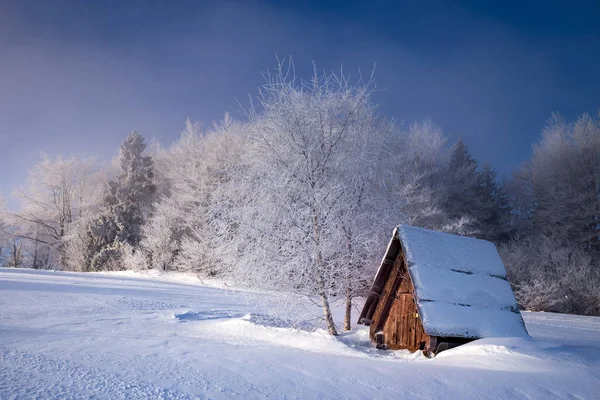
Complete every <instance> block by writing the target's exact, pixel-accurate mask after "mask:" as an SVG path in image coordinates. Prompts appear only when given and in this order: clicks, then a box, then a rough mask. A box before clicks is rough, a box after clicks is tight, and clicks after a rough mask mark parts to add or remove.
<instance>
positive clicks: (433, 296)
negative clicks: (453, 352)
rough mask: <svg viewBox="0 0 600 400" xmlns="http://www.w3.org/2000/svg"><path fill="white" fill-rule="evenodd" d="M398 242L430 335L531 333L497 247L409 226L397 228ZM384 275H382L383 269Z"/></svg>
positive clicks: (469, 336)
mask: <svg viewBox="0 0 600 400" xmlns="http://www.w3.org/2000/svg"><path fill="white" fill-rule="evenodd" d="M396 239H397V240H399V241H400V243H401V246H402V249H403V251H404V254H405V257H406V262H407V267H408V272H409V275H410V278H411V280H412V282H413V286H414V289H415V297H416V300H417V308H418V310H419V316H420V318H421V321H422V324H423V329H424V330H425V332H426V333H427V334H428V335H430V336H451V337H465V338H483V337H497V336H505V337H506V336H524V335H527V331H526V330H525V325H524V323H523V319H522V317H521V314H520V313H519V309H518V307H517V304H516V300H515V296H514V294H513V292H512V289H511V287H510V284H509V283H508V281H507V279H506V270H505V268H504V265H503V264H502V260H501V259H500V256H499V254H498V251H497V250H496V246H494V244H493V243H490V242H488V241H486V240H479V239H474V238H470V237H466V236H458V235H453V234H449V233H443V232H436V231H431V230H427V229H422V228H416V227H413V226H408V225H400V226H398V227H397V228H396V230H395V231H394V237H393V238H392V242H393V241H394V240H396ZM392 242H391V243H390V246H388V252H389V251H390V249H391V247H392V246H391V244H392ZM386 256H387V255H386ZM384 260H385V257H384ZM382 265H383V263H382ZM388 271H389V270H388ZM379 273H383V272H382V268H381V267H380V271H379V272H378V274H379Z"/></svg>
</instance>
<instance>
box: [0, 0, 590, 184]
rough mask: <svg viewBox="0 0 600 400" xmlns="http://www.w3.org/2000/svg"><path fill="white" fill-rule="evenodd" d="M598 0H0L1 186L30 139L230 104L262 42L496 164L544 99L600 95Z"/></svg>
mask: <svg viewBox="0 0 600 400" xmlns="http://www.w3.org/2000/svg"><path fill="white" fill-rule="evenodd" d="M598 21H600V3H598V2H597V1H596V2H593V1H589V2H578V1H572V2H552V1H544V2H541V1H537V2H532V1H521V2H510V1H507V2H504V1H503V2H498V5H490V4H488V2H482V1H481V2H480V1H466V2H458V1H433V2H426V1H408V2H400V1H389V2H385V1H378V0H371V1H362V2H358V1H343V2H342V1H329V2H327V1H301V0H300V1H252V0H248V1H185V0H180V1H151V0H148V1H136V0H130V1H109V0H105V1H96V2H92V1H83V0H80V1H75V0H53V1H44V0H38V1H33V0H14V1H7V0H0V171H2V172H3V173H2V179H1V180H0V192H2V193H4V194H5V195H6V194H9V193H10V192H12V191H13V190H14V188H16V187H17V186H18V185H19V184H21V183H22V182H23V181H24V179H25V178H26V175H27V170H28V168H29V167H30V166H31V165H32V164H33V163H34V162H36V161H37V160H38V159H39V154H40V152H46V153H49V154H51V155H56V154H61V153H62V154H63V155H69V154H81V153H86V154H89V155H97V156H99V158H100V159H104V160H108V159H110V157H112V156H113V155H114V154H115V153H116V149H117V147H118V145H119V143H120V142H121V140H122V139H123V138H124V137H125V136H126V134H127V133H128V132H129V131H131V130H133V129H136V130H138V131H140V132H141V133H142V134H143V135H144V136H146V137H148V138H151V137H156V138H158V139H159V140H160V141H161V142H162V143H163V144H165V145H168V144H170V143H172V142H173V141H174V140H176V139H177V137H178V136H179V133H180V131H181V130H182V128H183V126H184V121H185V119H186V118H190V119H193V120H200V121H204V122H205V123H206V124H207V125H208V124H210V122H211V121H212V120H218V119H220V118H221V117H222V116H223V114H224V113H225V112H226V111H230V112H231V113H232V115H233V116H234V117H238V118H242V115H241V113H240V112H239V110H238V106H237V101H236V99H239V100H241V101H242V102H245V101H246V99H247V96H248V94H254V93H256V88H257V86H258V85H260V84H261V82H262V78H261V74H260V72H261V71H264V70H265V69H267V68H271V67H273V66H274V64H275V56H274V55H275V54H277V55H279V56H287V55H290V54H291V55H293V57H294V59H295V60H296V67H297V70H298V71H299V74H300V75H303V74H308V73H309V71H310V68H311V61H312V60H314V61H316V63H317V65H318V66H319V67H320V68H322V69H334V70H339V67H340V64H341V63H343V65H344V69H345V71H346V72H349V73H351V74H355V73H356V70H357V68H361V69H362V70H363V71H369V70H370V69H371V68H372V66H373V63H376V64H377V72H376V78H377V81H378V85H379V87H380V88H381V89H383V90H382V91H380V92H378V93H377V95H376V97H375V100H376V101H377V102H378V103H380V104H381V110H382V112H384V113H385V114H387V115H389V116H393V117H396V118H399V119H404V120H406V121H407V122H410V121H413V120H415V119H422V118H427V117H430V118H432V119H433V120H434V121H435V122H436V123H437V124H438V125H440V126H441V127H442V128H443V129H444V131H445V132H446V133H447V134H448V135H449V136H450V138H451V140H456V139H457V138H459V137H462V138H463V139H464V140H465V141H466V143H467V144H468V145H469V147H470V149H471V151H472V152H473V154H474V155H475V157H476V158H477V159H478V160H480V161H482V162H483V161H486V162H490V163H491V164H492V165H493V166H494V167H496V168H497V169H498V170H499V171H500V172H501V173H505V174H508V173H510V172H511V171H512V170H513V169H514V168H516V167H517V166H518V165H519V164H520V163H521V162H522V161H524V160H525V159H527V158H528V157H529V155H530V153H531V144H532V143H533V142H535V141H536V140H537V138H538V137H539V133H540V131H541V129H542V128H543V126H544V124H545V122H546V121H547V120H548V119H549V118H550V116H551V113H552V112H553V111H557V112H560V113H562V114H563V115H565V116H566V117H568V118H574V117H576V116H577V115H578V114H581V113H583V112H589V113H595V112H596V111H597V110H598V109H599V108H600V74H599V73H598V71H600V23H598Z"/></svg>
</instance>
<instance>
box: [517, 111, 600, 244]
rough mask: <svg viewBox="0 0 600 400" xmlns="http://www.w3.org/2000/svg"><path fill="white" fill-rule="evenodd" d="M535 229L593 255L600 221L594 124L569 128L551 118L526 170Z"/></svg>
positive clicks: (598, 127) (586, 121) (598, 134)
mask: <svg viewBox="0 0 600 400" xmlns="http://www.w3.org/2000/svg"><path fill="white" fill-rule="evenodd" d="M526 168H527V169H526V172H527V175H528V176H527V178H528V180H529V184H530V185H531V193H532V200H533V202H534V210H533V215H532V224H533V227H534V229H535V230H537V231H540V232H542V233H544V234H546V235H547V236H551V237H554V238H556V239H557V240H558V241H559V242H572V243H575V244H577V245H581V246H583V247H584V248H586V249H588V250H589V251H591V252H593V253H595V254H598V253H599V252H600V248H599V244H600V242H599V234H600V232H599V222H598V221H600V119H599V118H592V117H589V116H587V115H583V116H582V117H580V118H579V119H578V120H577V121H575V122H574V123H567V122H565V121H563V120H561V119H560V118H559V117H555V118H554V119H553V120H552V121H551V122H550V124H549V125H548V127H547V128H546V129H545V130H544V133H543V136H542V139H541V141H540V143H539V144H537V145H535V146H534V151H533V157H532V160H531V163H530V165H529V166H527V167H526Z"/></svg>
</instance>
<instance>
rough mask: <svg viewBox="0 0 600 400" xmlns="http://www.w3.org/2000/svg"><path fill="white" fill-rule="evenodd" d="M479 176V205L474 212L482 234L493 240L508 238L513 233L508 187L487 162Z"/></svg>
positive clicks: (485, 237)
mask: <svg viewBox="0 0 600 400" xmlns="http://www.w3.org/2000/svg"><path fill="white" fill-rule="evenodd" d="M478 178H479V179H478V185H477V192H476V195H477V198H478V205H479V207H478V209H476V210H473V212H474V213H475V218H476V224H477V228H478V231H479V232H480V236H481V237H482V238H484V239H488V240H492V241H501V240H506V239H507V238H508V236H509V235H510V233H511V228H510V205H509V200H508V193H507V191H506V187H505V185H504V183H503V182H499V181H498V174H497V172H496V171H495V170H494V169H493V168H492V167H491V166H490V165H489V164H487V163H486V164H484V165H483V167H482V169H481V171H480V172H479V175H478Z"/></svg>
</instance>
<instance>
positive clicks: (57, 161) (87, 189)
mask: <svg viewBox="0 0 600 400" xmlns="http://www.w3.org/2000/svg"><path fill="white" fill-rule="evenodd" d="M95 173H96V169H95V162H94V159H92V158H78V157H72V158H63V157H61V156H58V157H56V158H54V159H53V158H50V157H48V156H46V155H44V156H43V158H42V161H40V162H39V163H37V164H36V165H34V167H33V168H32V169H31V170H30V173H29V184H28V186H27V187H25V188H21V189H19V190H18V191H17V192H16V193H15V194H14V196H15V197H16V198H17V199H18V200H20V202H21V209H20V210H19V211H18V212H15V213H11V217H12V219H13V220H14V221H13V225H14V226H15V229H14V230H13V235H14V236H15V237H16V238H18V239H20V240H22V241H23V243H22V246H24V247H25V248H28V249H29V253H31V266H32V267H34V268H38V267H42V266H43V265H44V264H46V263H47V262H49V259H53V260H54V261H53V263H55V264H56V265H58V266H60V265H61V264H63V263H64V258H65V244H66V242H67V241H68V231H69V229H70V226H71V225H72V224H73V223H75V222H76V221H77V220H78V219H79V218H80V217H81V216H82V215H83V214H84V213H85V212H86V210H87V208H88V207H89V205H90V203H91V202H92V201H93V193H94V188H93V185H92V184H93V182H94V179H93V177H94V175H95ZM48 252H50V253H54V254H50V253H48ZM43 253H47V254H43ZM44 258H45V259H46V262H44V261H43V260H44Z"/></svg>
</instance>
